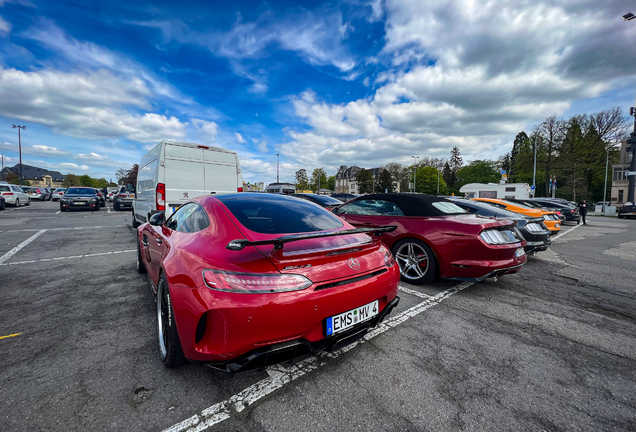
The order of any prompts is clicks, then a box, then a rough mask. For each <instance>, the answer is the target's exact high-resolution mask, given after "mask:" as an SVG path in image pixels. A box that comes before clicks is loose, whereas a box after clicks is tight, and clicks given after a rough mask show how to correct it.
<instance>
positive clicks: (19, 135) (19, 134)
mask: <svg viewBox="0 0 636 432" xmlns="http://www.w3.org/2000/svg"><path fill="white" fill-rule="evenodd" d="M16 128H17V129H18V149H19V150H20V186H22V134H21V133H20V132H21V131H22V129H26V126H20V125H13V129H16Z"/></svg>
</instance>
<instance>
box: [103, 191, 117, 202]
mask: <svg viewBox="0 0 636 432" xmlns="http://www.w3.org/2000/svg"><path fill="white" fill-rule="evenodd" d="M115 195H117V191H109V192H108V194H107V195H106V199H107V200H108V201H110V202H113V198H115Z"/></svg>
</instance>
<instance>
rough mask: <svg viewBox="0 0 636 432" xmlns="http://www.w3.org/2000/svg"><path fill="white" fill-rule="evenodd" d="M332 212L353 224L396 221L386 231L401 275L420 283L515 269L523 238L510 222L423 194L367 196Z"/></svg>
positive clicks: (493, 274)
mask: <svg viewBox="0 0 636 432" xmlns="http://www.w3.org/2000/svg"><path fill="white" fill-rule="evenodd" d="M334 213H336V214H337V215H339V216H340V217H341V218H342V219H344V220H346V221H347V222H348V223H350V224H351V225H353V226H355V227H378V226H384V225H395V226H397V229H396V230H395V231H392V232H388V233H384V234H383V235H382V241H383V242H384V244H386V245H387V246H388V247H389V248H390V249H391V251H392V252H393V256H394V257H395V259H396V261H397V262H398V264H399V266H400V271H401V274H402V279H403V280H404V281H406V282H408V283H412V284H423V283H429V282H431V281H433V280H434V279H435V278H436V277H438V276H439V277H441V278H445V279H460V280H475V281H481V280H484V279H486V278H488V277H498V276H501V275H504V274H507V273H515V272H517V271H519V269H520V268H521V266H522V265H524V264H525V263H526V260H527V257H526V254H525V251H524V249H523V248H524V247H525V246H526V242H525V240H524V239H523V237H522V236H521V234H519V233H518V231H517V230H515V223H514V222H513V221H509V220H495V219H487V218H482V217H478V216H474V215H471V214H468V212H467V211H466V210H464V209H462V208H461V207H459V206H457V205H456V204H454V203H453V202H451V201H449V200H447V199H445V198H440V197H436V196H431V195H423V194H393V193H387V194H371V195H365V196H361V197H358V198H356V199H355V200H353V201H349V202H348V203H346V204H343V205H342V206H340V207H338V208H337V209H336V210H335V211H334Z"/></svg>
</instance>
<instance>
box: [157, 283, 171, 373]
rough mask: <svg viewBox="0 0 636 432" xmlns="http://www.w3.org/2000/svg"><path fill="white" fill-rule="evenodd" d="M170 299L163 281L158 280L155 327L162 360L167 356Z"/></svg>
mask: <svg viewBox="0 0 636 432" xmlns="http://www.w3.org/2000/svg"><path fill="white" fill-rule="evenodd" d="M169 320H170V299H169V296H168V290H167V289H166V284H165V282H164V281H163V279H160V280H159V286H158V287H157V325H158V332H157V336H158V341H159V353H160V354H161V359H162V360H164V359H165V358H166V357H167V356H168V349H167V340H168V331H169V329H168V328H169V326H170V322H169Z"/></svg>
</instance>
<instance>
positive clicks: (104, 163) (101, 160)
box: [74, 152, 132, 169]
mask: <svg viewBox="0 0 636 432" xmlns="http://www.w3.org/2000/svg"><path fill="white" fill-rule="evenodd" d="M74 159H75V160H76V161H78V162H80V163H82V162H83V163H85V164H89V165H90V166H91V167H107V168H113V169H119V168H128V167H130V166H132V164H131V163H129V162H122V161H115V160H113V159H111V158H110V157H108V156H103V155H100V154H97V153H93V152H91V153H80V154H78V155H76V156H74Z"/></svg>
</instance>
